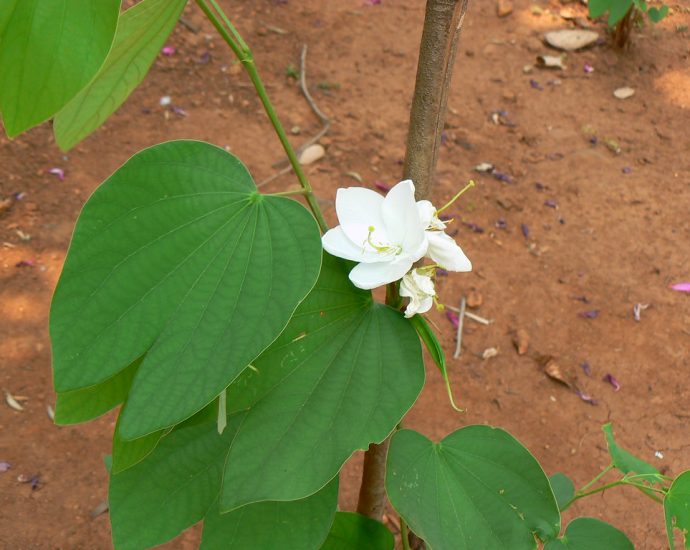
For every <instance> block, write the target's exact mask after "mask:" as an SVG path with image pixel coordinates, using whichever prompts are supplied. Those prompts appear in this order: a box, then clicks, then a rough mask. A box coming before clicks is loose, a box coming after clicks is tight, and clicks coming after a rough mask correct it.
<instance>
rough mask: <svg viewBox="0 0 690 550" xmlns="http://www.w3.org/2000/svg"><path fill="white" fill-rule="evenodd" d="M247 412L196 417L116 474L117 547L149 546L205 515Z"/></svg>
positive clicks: (112, 484)
mask: <svg viewBox="0 0 690 550" xmlns="http://www.w3.org/2000/svg"><path fill="white" fill-rule="evenodd" d="M241 422H242V414H239V415H234V416H231V417H229V418H228V426H227V428H226V429H225V431H224V432H223V435H218V432H217V431H216V424H215V422H201V423H194V422H190V424H189V425H185V424H183V425H181V426H180V427H178V428H175V429H174V430H173V431H172V432H171V433H170V434H169V435H167V436H165V437H163V438H162V439H161V441H160V443H159V444H158V446H157V447H156V449H155V450H154V451H153V453H151V454H150V455H149V456H148V457H146V459H145V460H143V461H142V462H140V463H139V464H137V465H136V466H133V467H131V468H129V469H127V470H125V471H123V472H120V473H118V474H113V475H111V477H110V492H109V496H108V502H109V504H110V521H111V524H112V530H113V542H114V544H115V548H117V550H121V549H128V548H133V549H139V548H149V547H151V546H154V545H157V544H162V543H164V542H165V541H167V540H170V539H172V538H173V537H175V536H177V535H178V534H179V533H181V532H182V531H184V530H185V529H186V528H187V527H189V526H191V525H193V524H195V523H196V522H197V521H200V520H201V519H203V517H204V516H205V515H206V513H207V512H208V511H209V509H210V508H211V507H212V505H213V503H214V502H215V501H216V498H217V497H218V491H219V490H220V485H221V480H222V477H223V464H224V462H225V455H226V453H227V448H228V445H229V444H230V441H231V440H232V438H233V436H234V434H235V432H236V430H237V427H238V426H239V425H240V424H241Z"/></svg>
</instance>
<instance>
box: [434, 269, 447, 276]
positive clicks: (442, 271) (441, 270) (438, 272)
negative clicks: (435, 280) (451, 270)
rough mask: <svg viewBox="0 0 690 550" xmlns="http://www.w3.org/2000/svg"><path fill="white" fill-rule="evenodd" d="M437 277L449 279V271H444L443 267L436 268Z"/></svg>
mask: <svg viewBox="0 0 690 550" xmlns="http://www.w3.org/2000/svg"><path fill="white" fill-rule="evenodd" d="M436 276H437V277H447V276H448V271H446V270H445V269H443V268H442V267H437V268H436Z"/></svg>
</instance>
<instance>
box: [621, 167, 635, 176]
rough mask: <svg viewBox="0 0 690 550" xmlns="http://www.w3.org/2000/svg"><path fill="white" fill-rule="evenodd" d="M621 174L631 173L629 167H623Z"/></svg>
mask: <svg viewBox="0 0 690 550" xmlns="http://www.w3.org/2000/svg"><path fill="white" fill-rule="evenodd" d="M621 172H623V173H624V174H629V173H630V172H632V168H630V166H624V167H623V170H621Z"/></svg>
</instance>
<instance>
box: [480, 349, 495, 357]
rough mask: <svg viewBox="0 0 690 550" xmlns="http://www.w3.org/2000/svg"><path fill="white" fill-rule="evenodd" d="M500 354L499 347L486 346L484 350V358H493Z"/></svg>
mask: <svg viewBox="0 0 690 550" xmlns="http://www.w3.org/2000/svg"><path fill="white" fill-rule="evenodd" d="M497 355H498V348H486V349H485V350H484V351H483V352H482V359H491V358H492V357H496V356H497Z"/></svg>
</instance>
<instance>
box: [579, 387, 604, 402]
mask: <svg viewBox="0 0 690 550" xmlns="http://www.w3.org/2000/svg"><path fill="white" fill-rule="evenodd" d="M577 395H578V397H579V398H580V399H582V400H583V401H584V402H585V403H589V404H590V405H598V404H599V403H598V402H597V400H596V399H593V398H592V397H591V396H590V395H589V394H586V393H585V392H583V391H581V390H577Z"/></svg>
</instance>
